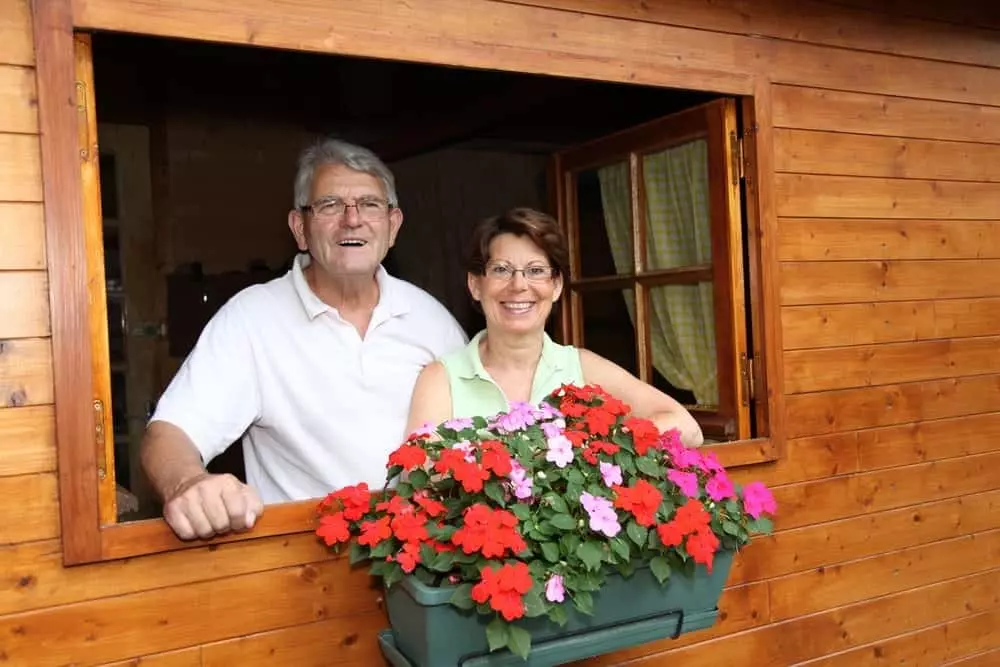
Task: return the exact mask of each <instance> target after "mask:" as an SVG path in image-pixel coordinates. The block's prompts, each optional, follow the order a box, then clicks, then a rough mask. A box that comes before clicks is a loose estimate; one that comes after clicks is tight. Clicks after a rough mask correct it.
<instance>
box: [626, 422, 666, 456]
mask: <svg viewBox="0 0 1000 667" xmlns="http://www.w3.org/2000/svg"><path fill="white" fill-rule="evenodd" d="M622 426H623V427H624V428H625V430H627V431H629V432H630V433H631V434H632V443H633V444H634V445H635V453H636V454H638V455H639V456H645V455H646V452H648V451H649V448H650V447H656V446H657V443H658V442H659V441H660V430H659V429H658V428H656V424H654V423H653V422H651V421H649V420H648V419H643V418H642V417H629V418H628V419H626V420H625V423H624V424H623V425H622Z"/></svg>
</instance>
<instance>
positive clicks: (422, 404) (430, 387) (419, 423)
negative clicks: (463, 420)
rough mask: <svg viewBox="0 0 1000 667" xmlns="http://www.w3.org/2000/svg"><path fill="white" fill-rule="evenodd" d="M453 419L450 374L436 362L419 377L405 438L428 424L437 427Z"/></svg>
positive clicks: (411, 401)
mask: <svg viewBox="0 0 1000 667" xmlns="http://www.w3.org/2000/svg"><path fill="white" fill-rule="evenodd" d="M451 417H452V402H451V386H450V385H449V383H448V374H447V373H446V372H445V368H444V365H443V364H441V362H439V361H434V362H431V363H430V364H428V365H427V366H425V367H424V370H422V371H420V375H418V376H417V383H416V385H414V387H413V396H412V398H410V415H409V417H408V418H407V420H406V432H405V433H404V434H403V437H404V438H406V437H409V436H410V434H412V433H414V432H415V431H417V430H418V429H420V428H423V427H424V426H425V425H426V424H430V425H432V426H437V425H438V424H440V423H441V422H443V421H445V420H447V419H451Z"/></svg>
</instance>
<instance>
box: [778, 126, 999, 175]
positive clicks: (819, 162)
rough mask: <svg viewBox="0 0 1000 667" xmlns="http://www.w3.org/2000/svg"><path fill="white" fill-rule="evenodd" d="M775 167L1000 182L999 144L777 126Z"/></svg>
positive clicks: (827, 172) (825, 172)
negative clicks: (793, 128)
mask: <svg viewBox="0 0 1000 667" xmlns="http://www.w3.org/2000/svg"><path fill="white" fill-rule="evenodd" d="M774 145H775V151H774V152H775V165H774V166H775V169H777V170H778V171H783V172H792V173H800V174H836V175H842V176H874V177H882V178H922V179H929V180H939V181H989V182H991V183H996V182H997V181H1000V145H997V144H974V143H967V142H957V141H939V140H929V139H907V138H902V137H880V136H871V135H865V134H849V133H845V132H816V131H811V130H789V129H779V130H776V131H775V133H774Z"/></svg>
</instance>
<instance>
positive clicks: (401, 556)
mask: <svg viewBox="0 0 1000 667" xmlns="http://www.w3.org/2000/svg"><path fill="white" fill-rule="evenodd" d="M389 558H390V559H392V557H391V556H390V557H389ZM392 560H395V561H396V562H397V563H399V566H400V567H401V568H403V572H406V573H410V572H413V570H415V569H416V568H417V564H418V563H419V562H420V546H419V545H417V544H416V543H414V542H407V543H406V544H404V545H403V548H402V549H401V550H400V551H399V553H398V554H396V557H395V558H394V559H392Z"/></svg>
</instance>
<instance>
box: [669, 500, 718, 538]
mask: <svg viewBox="0 0 1000 667" xmlns="http://www.w3.org/2000/svg"><path fill="white" fill-rule="evenodd" d="M711 520H712V517H711V516H710V515H709V513H708V511H707V510H706V509H705V506H704V505H702V504H701V503H700V502H698V501H697V500H693V499H692V500H689V501H687V502H686V503H684V505H682V506H681V507H680V508H679V509H678V510H677V514H676V515H675V516H674V521H675V522H676V523H677V525H678V526H679V527H680V529H681V530H683V531H684V534H685V535H688V534H690V533H693V532H695V531H697V530H701V529H703V528H707V527H708V522H709V521H711Z"/></svg>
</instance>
